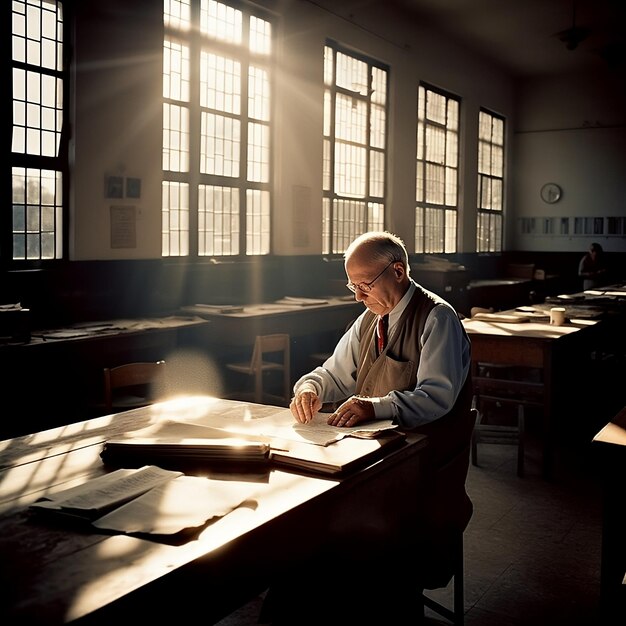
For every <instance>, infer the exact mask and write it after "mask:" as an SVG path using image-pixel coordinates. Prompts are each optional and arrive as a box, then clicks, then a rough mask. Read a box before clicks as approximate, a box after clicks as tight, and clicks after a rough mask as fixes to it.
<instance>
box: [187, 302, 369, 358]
mask: <svg viewBox="0 0 626 626" xmlns="http://www.w3.org/2000/svg"><path fill="white" fill-rule="evenodd" d="M183 310H185V311H188V312H193V313H194V314H195V315H201V316H202V317H203V318H204V319H205V320H207V321H208V322H209V323H210V328H211V334H212V335H213V336H214V337H215V338H216V339H217V340H219V341H221V342H222V343H225V344H228V345H229V346H246V347H250V346H251V345H252V344H253V343H254V339H255V337H256V336H257V335H267V334H271V333H289V335H290V336H291V337H292V338H301V337H304V336H310V335H320V334H322V333H326V332H335V331H337V329H341V328H345V327H346V324H348V322H350V321H352V320H354V319H355V318H356V317H357V316H358V315H360V314H361V313H362V312H363V310H364V307H363V305H362V304H361V303H360V302H356V300H355V299H354V296H344V297H336V296H334V297H328V298H321V299H320V303H319V304H308V305H304V306H302V305H297V304H293V305H289V304H285V303H281V302H266V303H262V304H250V305H245V306H244V307H243V310H242V311H235V312H232V313H231V312H225V313H220V312H219V311H215V310H213V311H212V310H211V309H208V308H207V309H205V310H202V309H200V308H196V307H188V308H185V309H183Z"/></svg>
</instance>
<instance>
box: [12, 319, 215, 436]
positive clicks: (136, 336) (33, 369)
mask: <svg viewBox="0 0 626 626" xmlns="http://www.w3.org/2000/svg"><path fill="white" fill-rule="evenodd" d="M209 332H210V328H209V323H208V322H207V321H206V320H204V319H202V318H200V317H198V316H190V315H169V316H160V317H146V318H136V319H114V320H102V321H99V322H91V323H89V324H74V325H72V326H68V327H64V328H53V329H46V330H33V331H32V337H31V340H30V341H29V342H28V343H19V344H17V343H15V344H4V345H0V366H1V367H2V371H3V377H4V388H5V389H6V390H7V392H8V394H9V395H7V396H5V401H6V402H10V404H12V405H19V406H20V412H19V416H18V417H12V416H9V415H6V416H5V419H3V420H2V424H0V438H2V439H4V438H7V437H15V436H17V435H22V434H26V433H31V432H35V431H39V430H43V429H47V428H51V427H54V426H58V425H60V424H67V423H70V422H76V421H82V420H84V419H86V418H88V417H94V416H95V415H96V414H97V411H98V408H99V405H102V406H103V401H104V378H103V368H105V367H114V366H116V365H120V364H122V363H128V362H132V361H158V360H161V359H164V360H168V361H171V358H172V357H173V356H175V355H177V354H179V353H183V352H184V353H187V352H188V351H189V350H191V349H193V350H195V351H201V350H204V345H205V344H206V343H207V341H208V338H209ZM172 365H173V363H172ZM99 412H100V414H101V413H102V412H103V410H102V409H100V411H99Z"/></svg>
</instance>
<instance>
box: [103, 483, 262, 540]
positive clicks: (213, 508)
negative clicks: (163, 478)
mask: <svg viewBox="0 0 626 626" xmlns="http://www.w3.org/2000/svg"><path fill="white" fill-rule="evenodd" d="M253 488H254V487H253V486H252V485H249V484H248V485H247V484H243V483H236V482H234V481H228V482H226V481H225V482H223V483H220V482H218V481H215V480H209V479H207V478H203V477H199V476H179V477H178V478H175V479H173V480H170V481H168V482H167V483H165V484H162V485H159V486H158V487H155V488H154V489H151V490H150V491H148V492H147V493H145V494H144V495H142V496H139V497H138V498H135V499H134V500H131V501H130V502H128V503H127V504H124V505H123V506H121V507H119V508H117V509H115V510H114V511H112V512H111V513H108V514H107V515H105V516H103V517H101V518H100V519H98V520H96V521H95V522H93V524H92V525H93V526H95V527H96V528H100V529H102V530H112V531H116V532H122V533H149V534H156V535H172V534H175V533H178V532H181V531H183V530H186V529H190V528H197V527H199V526H202V525H203V524H205V523H206V522H207V521H209V520H211V519H213V518H214V517H222V516H224V515H226V514H227V513H229V512H230V511H232V510H233V509H236V508H237V507H238V506H239V505H240V504H241V503H242V502H244V501H245V500H246V499H248V498H249V497H250V496H251V494H252V493H253Z"/></svg>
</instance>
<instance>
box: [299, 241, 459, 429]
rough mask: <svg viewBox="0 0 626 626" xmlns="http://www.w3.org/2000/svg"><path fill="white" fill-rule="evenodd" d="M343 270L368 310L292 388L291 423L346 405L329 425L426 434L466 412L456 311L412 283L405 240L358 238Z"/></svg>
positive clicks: (338, 410) (303, 421)
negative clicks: (378, 422)
mask: <svg viewBox="0 0 626 626" xmlns="http://www.w3.org/2000/svg"><path fill="white" fill-rule="evenodd" d="M345 270H346V274H347V276H348V281H349V282H348V285H347V286H348V289H350V290H351V291H352V292H354V297H355V298H356V300H357V301H360V302H363V304H364V305H365V308H366V310H365V311H364V312H363V313H362V314H361V315H360V316H359V317H358V318H357V320H356V321H355V323H354V324H353V325H352V326H351V327H350V329H349V330H348V331H347V332H346V333H345V334H344V336H343V337H342V338H341V340H340V341H339V343H338V344H337V346H336V348H335V350H334V353H333V355H332V356H331V357H330V358H329V359H328V360H327V361H326V362H325V363H324V364H323V366H322V367H318V368H316V369H315V370H314V371H313V372H311V373H309V374H306V375H305V376H303V377H302V378H301V379H300V380H299V381H298V382H297V383H296V385H295V388H294V389H295V395H294V398H293V400H292V402H291V407H290V408H291V411H292V413H293V415H294V417H295V418H296V420H298V421H299V422H302V423H305V422H307V421H309V420H310V419H311V417H312V416H313V414H314V413H315V412H317V411H319V410H320V409H321V407H322V403H333V402H342V401H343V402H342V404H341V406H339V408H338V409H337V410H336V411H335V412H334V413H332V415H331V416H330V417H329V419H328V423H329V424H333V425H335V426H355V425H356V424H358V423H359V422H363V421H366V420H372V419H393V420H394V422H395V423H397V424H398V425H399V426H400V427H401V428H402V429H405V430H424V431H425V432H428V429H429V425H431V424H433V423H434V422H435V421H436V420H439V419H440V418H442V417H444V416H446V415H449V414H450V413H451V412H453V413H454V412H456V411H457V410H460V411H462V412H464V413H465V412H468V411H469V407H470V403H471V380H470V377H469V375H468V373H469V368H470V361H471V358H470V341H469V339H468V337H467V335H466V333H465V330H464V328H463V325H462V324H461V322H460V320H459V317H458V315H457V313H456V311H455V310H454V309H453V308H452V307H451V306H450V305H449V304H448V303H447V302H446V301H445V300H443V299H442V298H440V297H439V296H437V295H435V294H434V293H431V292H429V291H427V290H426V289H424V288H422V287H421V286H420V285H418V284H417V283H415V282H414V281H413V280H412V279H411V277H410V268H409V262H408V255H407V251H406V248H405V246H404V244H403V242H402V240H401V239H400V238H398V237H397V236H395V235H392V234H390V233H387V232H368V233H365V234H363V235H361V236H360V237H358V238H357V239H356V240H355V241H353V242H352V244H351V245H350V246H349V247H348V249H347V250H346V253H345ZM346 398H347V399H346Z"/></svg>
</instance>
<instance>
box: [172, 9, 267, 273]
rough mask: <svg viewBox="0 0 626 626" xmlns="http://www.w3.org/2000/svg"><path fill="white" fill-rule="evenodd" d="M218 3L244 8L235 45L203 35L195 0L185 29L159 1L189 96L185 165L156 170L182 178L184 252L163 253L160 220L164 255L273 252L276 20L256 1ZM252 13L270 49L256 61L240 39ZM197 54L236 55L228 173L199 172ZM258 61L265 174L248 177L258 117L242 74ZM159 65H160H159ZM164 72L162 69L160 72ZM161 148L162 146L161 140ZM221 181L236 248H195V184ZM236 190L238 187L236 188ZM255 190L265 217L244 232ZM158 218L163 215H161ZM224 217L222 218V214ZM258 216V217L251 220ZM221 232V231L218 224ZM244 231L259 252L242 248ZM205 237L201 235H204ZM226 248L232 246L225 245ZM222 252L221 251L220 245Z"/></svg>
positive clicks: (199, 257) (196, 257) (240, 256)
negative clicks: (265, 94)
mask: <svg viewBox="0 0 626 626" xmlns="http://www.w3.org/2000/svg"><path fill="white" fill-rule="evenodd" d="M217 1H218V2H219V4H220V5H224V6H225V7H228V8H232V9H234V10H236V11H241V12H242V13H243V14H244V19H243V26H242V29H243V31H242V32H243V39H242V41H243V43H241V44H240V45H236V44H231V43H229V42H226V41H220V40H219V39H218V38H209V37H208V35H206V34H202V33H200V28H199V25H200V12H201V11H200V9H201V0H190V3H189V4H190V12H191V17H190V20H191V27H190V29H189V30H188V31H183V30H180V29H175V28H169V27H168V26H167V25H166V24H165V3H164V5H163V13H164V33H163V42H164V45H165V42H166V41H167V40H168V39H170V40H172V39H173V40H176V41H178V42H182V43H184V44H186V45H188V46H189V64H190V77H189V99H188V101H187V102H182V104H185V105H186V106H187V107H188V111H189V114H188V115H189V128H188V137H189V151H188V162H189V167H188V171H176V170H166V169H165V168H164V167H163V164H162V168H161V175H162V181H163V186H164V188H165V184H166V183H168V182H174V183H184V184H186V185H188V211H189V213H188V241H187V252H186V254H173V253H167V254H166V253H165V243H164V241H165V237H166V236H167V235H166V228H165V225H164V226H163V228H162V245H161V257H162V258H164V259H168V260H173V259H188V260H192V261H203V260H207V261H209V260H210V259H215V258H217V259H228V260H233V261H236V260H245V259H250V258H253V257H258V256H269V255H271V254H272V253H273V245H274V242H273V229H272V214H273V202H274V188H273V182H274V181H273V177H274V174H273V172H274V151H275V149H274V144H275V118H276V116H275V109H276V105H275V99H276V97H275V92H276V89H275V81H276V71H275V65H276V46H277V23H276V20H275V18H274V16H273V15H272V13H271V12H269V11H265V10H264V9H263V8H262V7H258V6H256V5H250V4H247V3H240V2H237V0H217ZM252 17H255V18H259V19H261V20H264V21H267V22H269V23H270V25H271V36H270V40H271V41H270V43H271V51H270V53H269V54H268V55H267V57H265V58H264V60H263V62H262V63H259V62H258V61H259V59H261V58H262V57H261V55H256V56H255V55H254V54H253V53H252V52H250V51H249V49H248V46H247V45H246V43H245V42H246V41H247V40H246V37H247V36H248V33H249V24H250V20H251V18H252ZM203 54H209V55H210V54H217V55H222V54H223V55H224V56H228V57H229V58H234V59H237V60H239V61H240V62H241V73H240V85H241V90H240V93H239V98H240V103H241V104H240V106H241V111H240V113H239V114H235V113H233V114H229V115H230V118H231V119H233V120H235V119H236V120H238V121H239V122H240V126H239V128H240V134H239V162H238V168H239V171H238V175H237V176H235V177H233V176H228V175H224V174H217V173H214V174H211V173H203V172H201V160H202V159H201V143H202V125H203V122H202V119H203V112H205V111H209V109H208V108H207V107H204V106H202V104H201V102H200V81H201V75H200V74H201V71H200V66H201V60H200V59H201V56H202V55H203ZM164 60H165V59H164ZM259 65H260V66H262V67H263V68H265V69H266V70H267V73H268V85H269V99H270V104H269V116H268V119H267V120H266V126H267V129H268V130H267V137H268V143H269V148H268V163H267V168H268V175H267V180H264V181H258V180H250V179H248V176H247V172H248V167H249V159H248V126H249V124H250V123H257V122H258V121H259V120H258V119H257V118H255V117H253V116H251V115H249V111H248V80H249V68H250V67H251V66H255V67H258V66H259ZM164 71H165V70H164ZM164 76H165V74H164ZM162 101H163V103H164V105H165V104H168V103H175V102H178V103H179V104H181V102H180V101H177V100H174V99H169V98H166V97H165V94H163V95H162ZM164 151H165V146H164ZM211 187H213V188H218V187H224V188H228V189H232V190H234V191H235V193H236V194H237V197H236V198H235V197H234V196H233V195H232V194H231V197H233V199H234V203H235V204H237V203H238V237H237V241H236V244H235V242H232V245H236V246H237V251H236V252H234V253H229V252H226V253H221V254H218V253H215V250H213V253H206V254H203V253H202V252H201V247H202V246H201V244H200V235H201V221H202V220H201V216H200V204H201V188H206V190H207V191H209V189H210V188H211ZM237 192H238V193H237ZM255 192H257V195H258V193H259V192H260V193H261V194H262V195H264V197H265V199H266V206H267V211H266V213H265V217H263V216H261V218H260V220H261V222H262V226H261V230H260V231H259V232H256V231H252V234H250V233H249V232H248V231H249V229H248V227H247V221H248V220H250V219H251V218H250V216H249V212H248V210H247V207H248V203H249V195H250V193H255ZM164 211H165V206H162V214H163V212H164ZM163 219H164V218H163ZM225 219H228V215H227V216H226V218H225ZM257 221H258V220H257ZM223 232H226V230H225V229H224V231H223ZM250 236H258V237H259V238H260V239H261V244H260V245H261V247H262V248H263V251H261V252H252V253H251V252H248V249H249V242H248V240H249V238H250ZM217 241H218V238H215V239H213V241H212V243H213V245H215V244H216V242H217ZM205 243H206V241H205ZM231 249H232V248H231ZM222 252H224V251H223V250H222Z"/></svg>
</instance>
